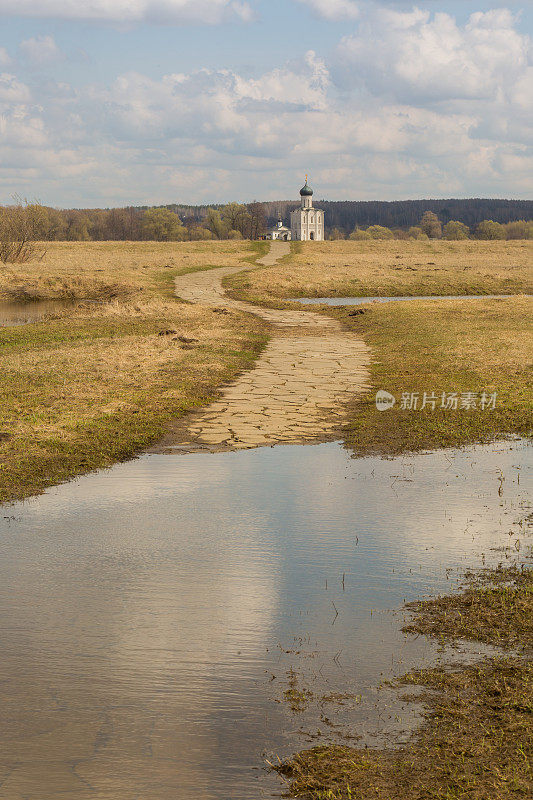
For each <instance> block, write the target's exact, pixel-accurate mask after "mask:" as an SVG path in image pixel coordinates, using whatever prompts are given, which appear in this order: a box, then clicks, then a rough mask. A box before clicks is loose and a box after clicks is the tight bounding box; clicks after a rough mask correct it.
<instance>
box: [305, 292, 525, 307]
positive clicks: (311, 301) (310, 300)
mask: <svg viewBox="0 0 533 800" xmlns="http://www.w3.org/2000/svg"><path fill="white" fill-rule="evenodd" d="M516 296H517V295H512V294H459V295H455V294H447V295H427V296H426V297H418V296H416V297H413V296H411V297H298V298H294V297H292V298H290V302H291V303H302V305H304V306H315V305H316V306H317V305H326V306H360V305H363V304H364V303H392V302H397V301H400V300H489V299H493V300H506V299H508V298H509V297H516ZM519 296H520V297H524V296H525V297H532V295H529V294H528V295H519Z"/></svg>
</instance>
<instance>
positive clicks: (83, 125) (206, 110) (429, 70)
mask: <svg viewBox="0 0 533 800" xmlns="http://www.w3.org/2000/svg"><path fill="white" fill-rule="evenodd" d="M0 13H1V14H2V29H1V32H0V201H1V202H9V200H10V197H11V196H12V195H13V194H14V193H18V194H21V195H23V196H28V197H34V198H39V199H40V200H42V201H43V202H45V203H47V204H51V205H58V206H66V205H75V206H109V205H125V204H129V203H134V204H136V203H166V202H191V203H200V202H224V201H229V200H233V199H235V200H240V201H249V200H253V199H255V198H257V199H282V198H289V197H291V196H293V195H297V191H298V188H299V186H300V184H301V180H302V177H303V174H304V173H306V172H309V173H310V175H311V176H312V180H313V183H314V184H315V187H316V191H317V194H318V195H319V196H321V197H326V198H328V199H399V198H416V197H429V196H431V197H450V196H456V197H457V196H460V197H468V196H492V197H518V198H520V197H523V198H530V197H531V196H532V194H533V192H532V189H533V185H532V178H531V176H532V174H533V147H532V143H533V142H532V140H533V136H532V127H533V50H532V36H533V4H532V3H531V0H529V1H528V2H526V0H523V2H507V3H500V4H498V3H488V2H485V1H484V0H462V1H461V2H457V0H448V2H440V0H426V2H418V3H416V4H412V3H404V2H392V1H391V2H387V1H386V0H383V2H372V1H371V0H357V2H356V0H271V2H266V1H265V0H248V1H247V2H246V0H86V2H85V3H80V2H75V0H0Z"/></svg>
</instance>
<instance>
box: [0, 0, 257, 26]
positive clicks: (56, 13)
mask: <svg viewBox="0 0 533 800" xmlns="http://www.w3.org/2000/svg"><path fill="white" fill-rule="evenodd" d="M0 13H2V14H6V15H12V16H24V17H41V18H54V19H69V20H90V21H103V22H152V23H163V22H167V23H178V24H179V23H196V22H200V23H206V24H217V23H220V22H223V21H224V20H226V19H230V18H232V17H237V18H238V19H241V20H243V21H245V22H247V21H249V20H251V19H252V17H253V12H252V9H251V8H250V5H249V4H248V3H247V2H241V0H89V1H88V2H79V1H78V0H0Z"/></svg>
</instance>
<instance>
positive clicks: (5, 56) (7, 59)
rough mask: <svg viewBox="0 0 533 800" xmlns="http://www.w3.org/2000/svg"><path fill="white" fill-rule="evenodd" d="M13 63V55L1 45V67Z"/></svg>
mask: <svg viewBox="0 0 533 800" xmlns="http://www.w3.org/2000/svg"><path fill="white" fill-rule="evenodd" d="M10 64H11V56H10V55H9V53H8V52H7V50H6V48H5V47H0V67H8V66H9V65H10Z"/></svg>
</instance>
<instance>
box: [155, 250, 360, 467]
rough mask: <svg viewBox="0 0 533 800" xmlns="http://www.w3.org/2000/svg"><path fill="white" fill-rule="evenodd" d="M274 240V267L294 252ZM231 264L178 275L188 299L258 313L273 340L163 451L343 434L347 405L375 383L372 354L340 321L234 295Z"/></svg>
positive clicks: (291, 441) (178, 288)
mask: <svg viewBox="0 0 533 800" xmlns="http://www.w3.org/2000/svg"><path fill="white" fill-rule="evenodd" d="M289 248H290V246H289V245H288V244H287V243H285V242H273V243H272V246H271V250H270V253H269V254H268V255H267V256H266V257H265V258H264V259H261V260H260V261H258V263H259V264H263V265H264V266H272V265H273V264H275V263H276V262H277V261H278V259H280V258H282V257H283V256H284V255H287V254H288V253H289V252H290V249H289ZM236 272H242V267H231V268H222V269H214V270H207V271H205V272H195V273H190V274H189V275H183V276H180V277H179V278H177V280H176V293H177V294H178V295H179V296H180V297H182V298H183V299H184V300H189V301H191V302H193V303H202V304H205V305H213V306H218V307H223V308H232V309H239V310H240V311H246V312H247V313H253V314H257V315H258V316H260V317H262V319H264V320H266V321H267V322H269V323H271V325H272V326H273V330H272V339H271V340H270V342H269V344H268V345H267V347H266V349H265V350H264V351H263V354H262V355H261V357H260V358H259V360H258V361H257V363H256V367H255V369H253V370H251V371H250V372H246V373H245V374H244V375H242V376H241V377H240V378H239V379H238V380H237V381H236V382H235V383H233V384H231V386H228V387H226V388H224V389H222V391H221V398H220V399H219V400H217V401H215V402H214V403H212V404H211V405H210V406H208V407H207V408H205V409H203V410H202V411H201V412H198V413H197V414H191V415H189V416H188V417H187V418H186V419H184V420H182V421H180V422H179V423H177V424H176V425H175V427H174V430H172V431H171V432H170V434H169V436H168V437H167V438H166V439H165V441H164V442H163V443H162V445H161V448H158V449H159V452H161V451H163V452H174V451H176V450H183V451H186V452H191V451H192V452H195V451H202V450H211V451H212V450H240V449H245V448H252V447H261V446H265V445H274V444H282V443H283V444H296V443H303V442H319V441H327V440H331V439H334V438H337V437H338V436H339V434H340V431H341V429H342V423H343V420H344V417H345V413H344V406H345V404H346V403H347V402H348V401H349V400H353V399H354V397H355V396H356V395H358V394H361V393H362V392H364V391H366V390H367V389H368V388H369V385H368V379H369V373H368V365H369V362H370V352H369V350H368V348H367V346H366V345H365V343H364V342H363V341H362V340H361V339H359V338H358V337H357V336H355V335H354V334H351V333H346V332H345V331H343V330H342V328H341V326H340V325H339V323H337V322H336V320H333V319H328V318H327V317H324V316H322V315H320V314H314V313H312V312H307V311H280V310H276V309H266V308H260V307H258V306H252V305H250V304H248V303H244V302H240V301H237V300H231V299H230V298H228V297H226V295H225V294H224V289H223V287H222V283H221V281H222V279H223V278H225V277H226V276H227V275H232V274H234V273H236Z"/></svg>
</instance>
